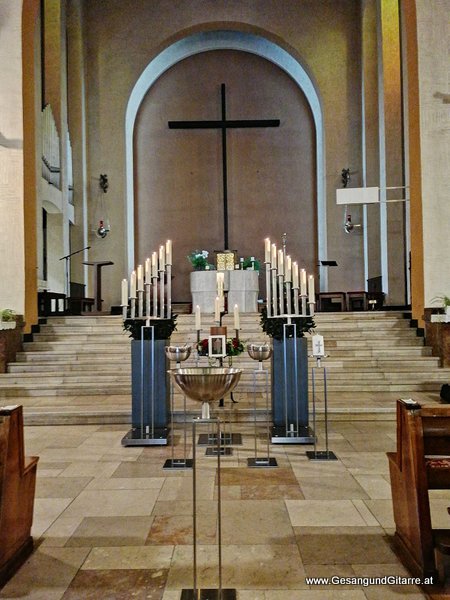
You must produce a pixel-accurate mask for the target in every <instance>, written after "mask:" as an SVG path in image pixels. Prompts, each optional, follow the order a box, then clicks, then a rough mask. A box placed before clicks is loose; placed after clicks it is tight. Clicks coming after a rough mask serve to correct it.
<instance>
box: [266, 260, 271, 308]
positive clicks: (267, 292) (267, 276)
mask: <svg viewBox="0 0 450 600" xmlns="http://www.w3.org/2000/svg"><path fill="white" fill-rule="evenodd" d="M266 307H267V316H268V317H271V316H272V292H271V289H270V261H269V262H266Z"/></svg>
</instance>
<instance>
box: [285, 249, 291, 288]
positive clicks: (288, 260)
mask: <svg viewBox="0 0 450 600" xmlns="http://www.w3.org/2000/svg"><path fill="white" fill-rule="evenodd" d="M285 273H286V277H285V281H286V282H288V281H289V282H290V281H291V279H292V259H291V257H290V256H289V255H288V256H286V264H285Z"/></svg>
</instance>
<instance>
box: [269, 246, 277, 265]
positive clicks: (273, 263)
mask: <svg viewBox="0 0 450 600" xmlns="http://www.w3.org/2000/svg"><path fill="white" fill-rule="evenodd" d="M271 263H272V264H271V265H270V266H271V268H272V269H276V268H277V246H276V244H272V261H271Z"/></svg>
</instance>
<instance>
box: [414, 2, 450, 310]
mask: <svg viewBox="0 0 450 600" xmlns="http://www.w3.org/2000/svg"><path fill="white" fill-rule="evenodd" d="M449 15H450V1H449V0H433V2H429V1H427V0H417V30H418V44H419V81H420V85H419V92H420V111H421V112H420V132H421V137H420V142H421V159H422V205H423V251H424V263H425V265H426V270H425V281H424V283H425V306H430V303H431V301H432V299H433V298H434V297H435V296H436V295H442V294H445V295H447V296H448V295H450V225H449V224H450V202H449V189H450V168H449V165H450V104H449V101H450V78H449V64H450V19H449ZM437 57H440V59H439V60H437Z"/></svg>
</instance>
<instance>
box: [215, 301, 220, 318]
mask: <svg viewBox="0 0 450 600" xmlns="http://www.w3.org/2000/svg"><path fill="white" fill-rule="evenodd" d="M214 321H215V322H216V323H219V322H220V298H219V296H216V300H215V302H214Z"/></svg>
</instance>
